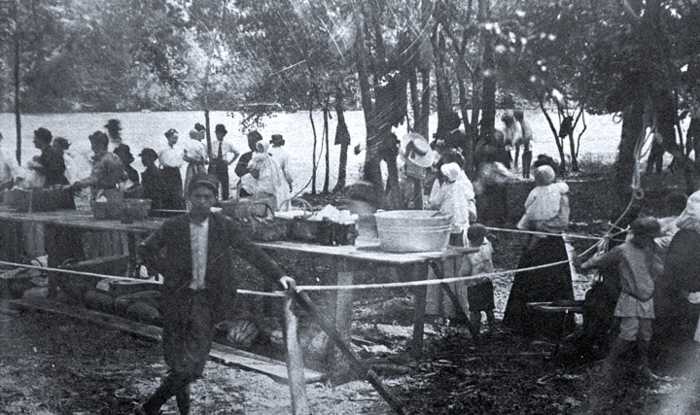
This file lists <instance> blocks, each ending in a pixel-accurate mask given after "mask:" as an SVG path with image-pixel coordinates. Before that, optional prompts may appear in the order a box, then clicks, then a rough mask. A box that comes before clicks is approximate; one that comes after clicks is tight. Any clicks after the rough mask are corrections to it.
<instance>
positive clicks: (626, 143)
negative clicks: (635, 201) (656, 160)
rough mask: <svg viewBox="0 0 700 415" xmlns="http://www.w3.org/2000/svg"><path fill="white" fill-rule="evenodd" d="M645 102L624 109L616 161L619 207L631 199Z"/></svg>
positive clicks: (616, 187) (615, 183)
mask: <svg viewBox="0 0 700 415" xmlns="http://www.w3.org/2000/svg"><path fill="white" fill-rule="evenodd" d="M643 115H644V104H643V103H642V102H640V101H637V102H634V103H632V104H631V105H629V106H628V107H627V108H625V110H624V111H623V115H622V133H621V136H620V146H619V148H618V153H617V161H616V162H615V182H614V186H615V192H614V193H615V194H616V195H617V197H618V203H617V207H618V209H621V208H622V207H624V206H625V204H626V203H627V202H628V201H629V198H630V196H631V188H630V185H631V183H632V175H633V174H634V166H635V162H636V160H635V155H634V148H635V146H636V144H637V140H638V139H639V136H640V134H642V132H643V131H642V130H643V128H644V120H643Z"/></svg>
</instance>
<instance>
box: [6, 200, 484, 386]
mask: <svg viewBox="0 0 700 415" xmlns="http://www.w3.org/2000/svg"><path fill="white" fill-rule="evenodd" d="M3 221H5V222H20V223H21V222H33V223H42V224H47V225H53V226H58V227H63V228H67V229H80V230H88V231H119V232H124V233H126V234H127V235H128V237H129V238H130V241H135V239H136V238H138V237H144V236H146V235H147V234H149V233H151V232H153V231H154V230H156V229H158V227H159V226H160V225H161V224H162V223H163V219H162V218H149V219H146V220H140V221H134V222H133V223H121V222H120V221H118V220H96V219H94V218H93V216H92V213H91V212H90V211H87V210H62V211H53V212H32V213H22V212H16V211H14V210H12V209H9V208H7V207H0V222H3ZM256 244H257V245H258V246H260V247H261V248H263V249H264V250H266V251H268V252H270V253H294V254H301V255H311V256H314V257H322V258H326V259H327V260H329V261H328V262H329V263H330V264H331V265H332V269H333V274H334V275H332V276H331V278H330V280H331V281H333V280H334V281H335V283H336V284H339V285H347V284H353V282H354V281H355V280H356V274H357V273H359V272H363V271H366V270H368V269H370V268H371V267H377V266H386V267H390V268H395V269H396V270H397V271H398V272H397V275H398V277H399V280H400V281H416V280H422V279H425V278H427V276H428V267H429V264H430V261H440V262H443V261H445V260H449V259H454V258H457V257H459V256H461V255H464V254H465V252H469V251H468V250H467V251H465V250H460V251H456V250H452V249H447V250H445V251H440V252H416V253H390V252H384V251H381V250H380V249H379V246H378V244H377V243H376V242H375V243H371V242H370V243H365V244H358V245H357V246H355V245H346V246H322V245H315V244H308V243H300V242H287V241H279V242H256ZM129 245H130V247H134V246H135V242H132V243H130V244H129ZM473 251H475V250H473ZM129 254H130V256H132V257H133V255H134V253H133V252H130V253H129ZM333 277H335V278H333ZM411 291H412V292H413V294H414V298H415V308H414V316H413V344H412V352H413V354H414V356H416V357H419V356H420V354H421V352H422V350H423V332H424V318H425V306H426V293H427V289H426V287H425V286H421V287H412V288H411ZM352 301H353V291H351V290H341V291H337V292H335V312H334V316H333V317H334V319H335V326H336V329H337V330H338V331H339V332H340V333H341V335H342V336H343V337H344V339H345V340H346V341H348V342H349V341H350V329H351V322H352ZM336 364H337V365H338V368H337V370H338V371H339V372H343V371H344V370H347V369H348V368H347V367H346V365H347V363H346V362H345V361H344V359H341V358H338V359H336Z"/></svg>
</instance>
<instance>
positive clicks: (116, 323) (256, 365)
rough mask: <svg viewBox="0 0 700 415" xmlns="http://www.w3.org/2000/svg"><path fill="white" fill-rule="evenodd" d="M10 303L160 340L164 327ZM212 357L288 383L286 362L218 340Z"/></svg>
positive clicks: (312, 376)
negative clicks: (221, 342)
mask: <svg viewBox="0 0 700 415" xmlns="http://www.w3.org/2000/svg"><path fill="white" fill-rule="evenodd" d="M7 304H9V305H11V306H13V307H16V308H18V309H21V310H39V311H43V312H47V313H53V314H59V315H63V316H66V317H70V318H75V319H78V320H83V321H88V322H90V323H94V324H98V325H101V326H105V327H109V328H114V329H117V330H120V331H123V332H125V333H129V334H131V335H133V336H136V337H139V338H142V339H146V340H151V341H158V342H159V341H161V339H162V337H161V336H162V332H163V329H162V328H160V327H157V326H152V325H149V324H143V323H139V322H135V321H131V320H128V319H125V318H122V317H118V316H114V315H111V314H106V313H101V312H98V311H94V310H87V309H85V308H82V307H76V306H72V305H70V304H64V303H60V302H57V301H50V300H39V299H32V300H27V299H23V300H10V301H8V302H7ZM209 357H210V358H211V359H212V360H213V361H215V362H217V363H221V364H224V365H226V366H234V367H238V368H241V369H244V370H250V371H253V372H257V373H262V374H264V375H267V376H270V377H271V378H273V379H275V380H277V381H280V382H285V383H286V382H287V368H286V366H285V364H284V362H281V361H279V360H274V359H271V358H268V357H265V356H259V355H256V354H254V353H250V352H245V351H243V350H238V349H236V348H233V347H230V346H226V345H223V344H219V343H213V344H212V349H211V352H210V353H209ZM305 378H306V381H307V382H310V383H311V382H319V381H321V380H322V379H323V378H324V375H323V374H322V373H319V372H316V371H313V370H310V369H306V371H305Z"/></svg>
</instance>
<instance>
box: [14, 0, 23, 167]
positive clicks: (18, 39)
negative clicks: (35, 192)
mask: <svg viewBox="0 0 700 415" xmlns="http://www.w3.org/2000/svg"><path fill="white" fill-rule="evenodd" d="M18 3H19V2H17V1H15V2H14V10H13V11H14V18H15V33H14V46H15V47H14V50H15V62H14V69H13V75H14V84H15V85H14V86H15V131H16V133H17V149H16V151H15V154H16V156H17V163H18V164H19V165H22V115H21V108H20V81H21V79H20V68H21V66H20V58H21V56H22V54H21V51H22V49H21V42H22V40H21V37H20V22H19V4H18Z"/></svg>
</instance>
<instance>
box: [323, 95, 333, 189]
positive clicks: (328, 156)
mask: <svg viewBox="0 0 700 415" xmlns="http://www.w3.org/2000/svg"><path fill="white" fill-rule="evenodd" d="M323 139H324V140H325V143H326V173H325V175H324V177H323V193H324V194H328V191H329V188H330V185H331V184H330V181H331V152H330V149H331V143H330V140H329V139H328V100H326V105H325V106H324V107H323Z"/></svg>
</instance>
